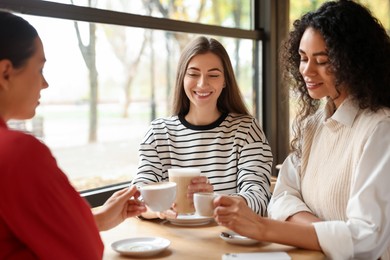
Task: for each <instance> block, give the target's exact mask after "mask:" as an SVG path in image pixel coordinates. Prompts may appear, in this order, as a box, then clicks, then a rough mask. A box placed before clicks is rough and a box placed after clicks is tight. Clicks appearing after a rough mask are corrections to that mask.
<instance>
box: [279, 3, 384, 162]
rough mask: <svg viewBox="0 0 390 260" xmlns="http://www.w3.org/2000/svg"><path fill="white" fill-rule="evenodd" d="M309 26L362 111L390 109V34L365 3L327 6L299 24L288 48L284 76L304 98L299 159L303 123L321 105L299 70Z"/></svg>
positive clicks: (299, 119) (296, 133)
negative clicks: (303, 37)
mask: <svg viewBox="0 0 390 260" xmlns="http://www.w3.org/2000/svg"><path fill="white" fill-rule="evenodd" d="M309 27H311V28H313V29H314V30H316V31H318V32H319V33H320V34H321V35H322V36H323V38H324V41H325V44H326V48H327V52H328V57H329V63H330V69H331V70H332V71H333V73H334V75H335V80H336V86H340V85H341V84H342V87H345V88H346V91H347V93H348V94H349V95H350V96H352V97H353V98H354V99H355V100H356V101H357V103H358V105H359V107H360V108H362V109H366V108H368V109H370V110H372V111H376V110H378V109H379V108H381V107H390V72H389V69H390V37H389V36H388V35H387V33H386V30H385V29H384V28H383V26H382V25H381V24H380V22H379V21H378V20H377V19H376V18H375V17H373V16H372V14H371V12H370V11H369V10H368V9H367V8H365V7H364V6H362V5H359V4H357V3H355V2H353V1H349V0H339V1H330V2H325V3H324V4H323V5H322V6H321V7H320V8H319V9H318V10H317V11H313V12H309V13H307V14H305V15H303V16H302V17H301V18H300V19H298V20H296V21H295V22H294V24H293V30H292V31H291V32H290V34H289V37H288V39H287V41H286V42H285V44H284V48H283V50H282V56H281V58H282V65H283V67H284V78H285V80H286V82H289V83H291V87H292V89H293V90H294V91H295V92H296V93H297V94H298V98H299V102H298V103H299V104H298V114H297V117H296V118H295V122H294V129H293V130H294V139H293V140H292V142H291V147H292V149H293V151H295V152H298V155H300V148H299V145H298V143H299V140H300V139H301V135H302V133H301V129H302V127H303V121H304V120H305V119H306V118H307V117H308V116H310V115H312V114H313V113H315V112H316V111H317V110H318V108H319V105H320V101H319V100H314V99H312V98H311V97H310V96H309V93H308V91H307V89H306V86H305V82H304V79H303V77H302V75H301V74H300V72H299V63H300V55H299V52H298V50H299V44H300V41H301V38H302V35H303V33H304V32H305V30H306V29H307V28H309Z"/></svg>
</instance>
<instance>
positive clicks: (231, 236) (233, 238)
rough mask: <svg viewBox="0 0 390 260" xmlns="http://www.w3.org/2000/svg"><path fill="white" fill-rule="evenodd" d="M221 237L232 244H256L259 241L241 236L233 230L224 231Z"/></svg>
mask: <svg viewBox="0 0 390 260" xmlns="http://www.w3.org/2000/svg"><path fill="white" fill-rule="evenodd" d="M219 237H220V238H222V239H223V240H225V241H226V242H228V243H231V244H238V245H255V244H258V243H259V241H257V240H255V239H251V238H248V237H244V236H241V235H239V234H237V233H235V232H233V231H225V232H222V233H221V234H220V235H219Z"/></svg>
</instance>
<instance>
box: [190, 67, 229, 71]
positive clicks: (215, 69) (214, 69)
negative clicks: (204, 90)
mask: <svg viewBox="0 0 390 260" xmlns="http://www.w3.org/2000/svg"><path fill="white" fill-rule="evenodd" d="M187 70H197V71H200V69H198V68H196V67H188V68H187ZM212 71H219V72H222V71H221V70H220V69H218V68H212V69H209V70H208V72H212Z"/></svg>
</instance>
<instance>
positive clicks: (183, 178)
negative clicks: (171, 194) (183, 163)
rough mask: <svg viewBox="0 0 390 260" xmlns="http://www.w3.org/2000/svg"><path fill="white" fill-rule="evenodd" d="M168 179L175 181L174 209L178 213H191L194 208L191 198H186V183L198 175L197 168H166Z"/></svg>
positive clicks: (188, 183)
mask: <svg viewBox="0 0 390 260" xmlns="http://www.w3.org/2000/svg"><path fill="white" fill-rule="evenodd" d="M168 176H169V181H171V182H175V183H176V184H177V186H176V200H175V204H176V211H177V213H179V214H193V213H195V208H194V205H193V203H192V200H190V199H189V198H187V193H188V185H190V183H191V180H192V178H194V177H197V176H200V169H199V168H171V169H168Z"/></svg>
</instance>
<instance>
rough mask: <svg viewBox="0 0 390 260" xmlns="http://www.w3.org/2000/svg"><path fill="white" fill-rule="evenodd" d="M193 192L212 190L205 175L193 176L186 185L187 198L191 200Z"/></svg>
mask: <svg viewBox="0 0 390 260" xmlns="http://www.w3.org/2000/svg"><path fill="white" fill-rule="evenodd" d="M195 192H214V187H213V185H212V184H211V183H210V181H209V179H207V177H206V176H199V177H194V178H192V180H191V184H190V185H188V192H187V198H188V199H190V200H191V201H193V198H194V196H193V195H194V193H195Z"/></svg>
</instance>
